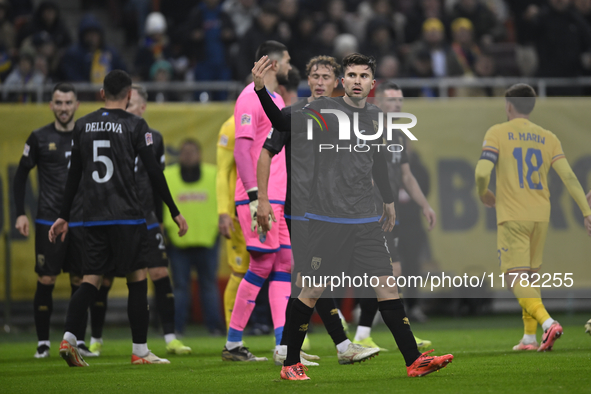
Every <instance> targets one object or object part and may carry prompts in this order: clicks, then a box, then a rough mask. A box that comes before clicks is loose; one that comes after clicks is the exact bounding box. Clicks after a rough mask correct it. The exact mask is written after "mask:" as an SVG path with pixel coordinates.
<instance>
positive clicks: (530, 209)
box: [476, 84, 591, 352]
mask: <svg viewBox="0 0 591 394" xmlns="http://www.w3.org/2000/svg"><path fill="white" fill-rule="evenodd" d="M505 98H506V103H505V111H506V113H507V118H508V121H507V122H505V123H501V124H498V125H495V126H493V127H491V128H490V129H489V130H488V131H487V132H486V135H485V137H484V143H483V148H482V155H481V156H480V160H479V161H478V165H477V166H476V185H477V188H478V195H479V196H480V199H481V200H482V202H483V203H484V205H486V206H487V207H491V208H492V207H496V209H497V225H498V226H497V249H498V250H497V252H498V256H499V262H500V265H501V270H502V271H503V273H504V274H505V276H506V283H508V284H509V285H511V284H513V287H512V291H513V294H514V295H515V297H517V300H518V301H519V305H521V308H522V312H523V323H524V336H523V338H522V339H521V341H520V342H519V344H518V345H516V346H515V347H513V350H537V351H539V352H541V351H547V350H552V346H553V345H554V342H555V341H556V339H558V338H560V336H561V335H562V333H563V331H562V327H561V326H560V324H559V323H558V322H557V321H555V320H554V319H552V318H551V317H550V315H549V314H548V312H547V311H546V308H545V307H544V304H543V303H542V299H541V293H540V291H539V287H533V286H530V284H531V282H532V281H533V280H535V277H536V275H534V273H536V272H537V271H538V270H539V269H540V267H541V265H542V254H543V251H544V242H545V240H546V233H547V231H548V222H549V220H550V192H549V191H548V171H549V170H550V167H553V168H554V170H555V171H556V172H557V173H558V175H559V176H560V178H561V179H562V182H563V183H564V184H565V186H566V188H567V189H568V191H569V193H570V195H571V196H572V197H573V199H574V200H575V201H576V203H577V204H578V206H579V208H580V209H581V211H582V213H583V216H584V217H585V227H586V229H587V232H588V233H589V235H591V208H589V205H588V204H587V200H586V198H585V192H584V191H583V188H582V187H581V184H580V183H579V181H578V180H577V178H576V176H575V174H574V173H573V171H572V169H571V167H570V165H569V164H568V161H567V160H566V157H565V155H564V152H563V151H562V146H561V145H560V141H559V140H558V138H557V137H556V136H555V135H554V134H553V133H551V132H550V131H548V130H545V129H543V128H541V127H540V126H538V125H536V124H534V123H532V122H531V121H530V120H529V114H530V113H531V112H532V110H533V109H534V105H535V102H536V94H535V91H534V90H533V88H532V87H531V86H529V85H526V84H516V85H513V86H511V87H510V88H509V89H508V90H507V91H506V92H505ZM493 168H495V169H496V177H497V195H496V197H495V195H494V194H493V192H492V191H490V190H489V189H488V184H489V181H490V174H491V171H492V169H493ZM515 273H517V274H519V276H518V278H519V279H518V280H513V279H514V275H515ZM509 274H512V275H509ZM523 274H525V275H527V276H529V278H530V279H529V280H527V281H521V280H520V279H521V278H522V277H523V276H522V275H523ZM523 284H525V285H526V286H525V287H524V286H523ZM537 323H539V324H540V325H541V326H542V329H543V330H544V334H543V335H542V342H541V344H540V345H539V346H538V343H537V341H536V329H537Z"/></svg>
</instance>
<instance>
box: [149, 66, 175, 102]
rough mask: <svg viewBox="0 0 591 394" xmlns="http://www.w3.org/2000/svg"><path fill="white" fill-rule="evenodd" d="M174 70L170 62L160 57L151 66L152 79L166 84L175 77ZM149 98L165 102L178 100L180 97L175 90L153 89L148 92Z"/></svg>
mask: <svg viewBox="0 0 591 394" xmlns="http://www.w3.org/2000/svg"><path fill="white" fill-rule="evenodd" d="M173 75H174V70H173V67H172V64H170V62H168V61H166V60H164V59H160V60H157V61H155V62H154V63H153V64H152V66H151V67H150V76H149V77H150V81H152V82H160V83H162V84H165V83H167V82H170V81H171V80H172V78H173ZM148 100H150V101H155V102H157V103H164V102H168V101H178V100H179V97H178V95H177V94H176V93H175V92H172V91H170V90H159V89H154V90H151V91H150V93H149V94H148Z"/></svg>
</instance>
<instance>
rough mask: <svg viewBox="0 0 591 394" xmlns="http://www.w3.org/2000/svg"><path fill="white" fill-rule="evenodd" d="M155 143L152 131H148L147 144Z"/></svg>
mask: <svg viewBox="0 0 591 394" xmlns="http://www.w3.org/2000/svg"><path fill="white" fill-rule="evenodd" d="M153 143H154V140H153V139H152V133H146V145H152V144H153Z"/></svg>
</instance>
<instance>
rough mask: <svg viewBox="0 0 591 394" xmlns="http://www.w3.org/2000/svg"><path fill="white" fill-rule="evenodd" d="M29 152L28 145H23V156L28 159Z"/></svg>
mask: <svg viewBox="0 0 591 394" xmlns="http://www.w3.org/2000/svg"><path fill="white" fill-rule="evenodd" d="M30 151H31V147H30V146H29V144H25V150H23V156H26V157H29V152H30Z"/></svg>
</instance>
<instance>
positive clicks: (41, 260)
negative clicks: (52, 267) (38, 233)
mask: <svg viewBox="0 0 591 394" xmlns="http://www.w3.org/2000/svg"><path fill="white" fill-rule="evenodd" d="M37 264H38V265H39V267H43V266H44V265H45V255H43V254H38V255H37Z"/></svg>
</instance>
